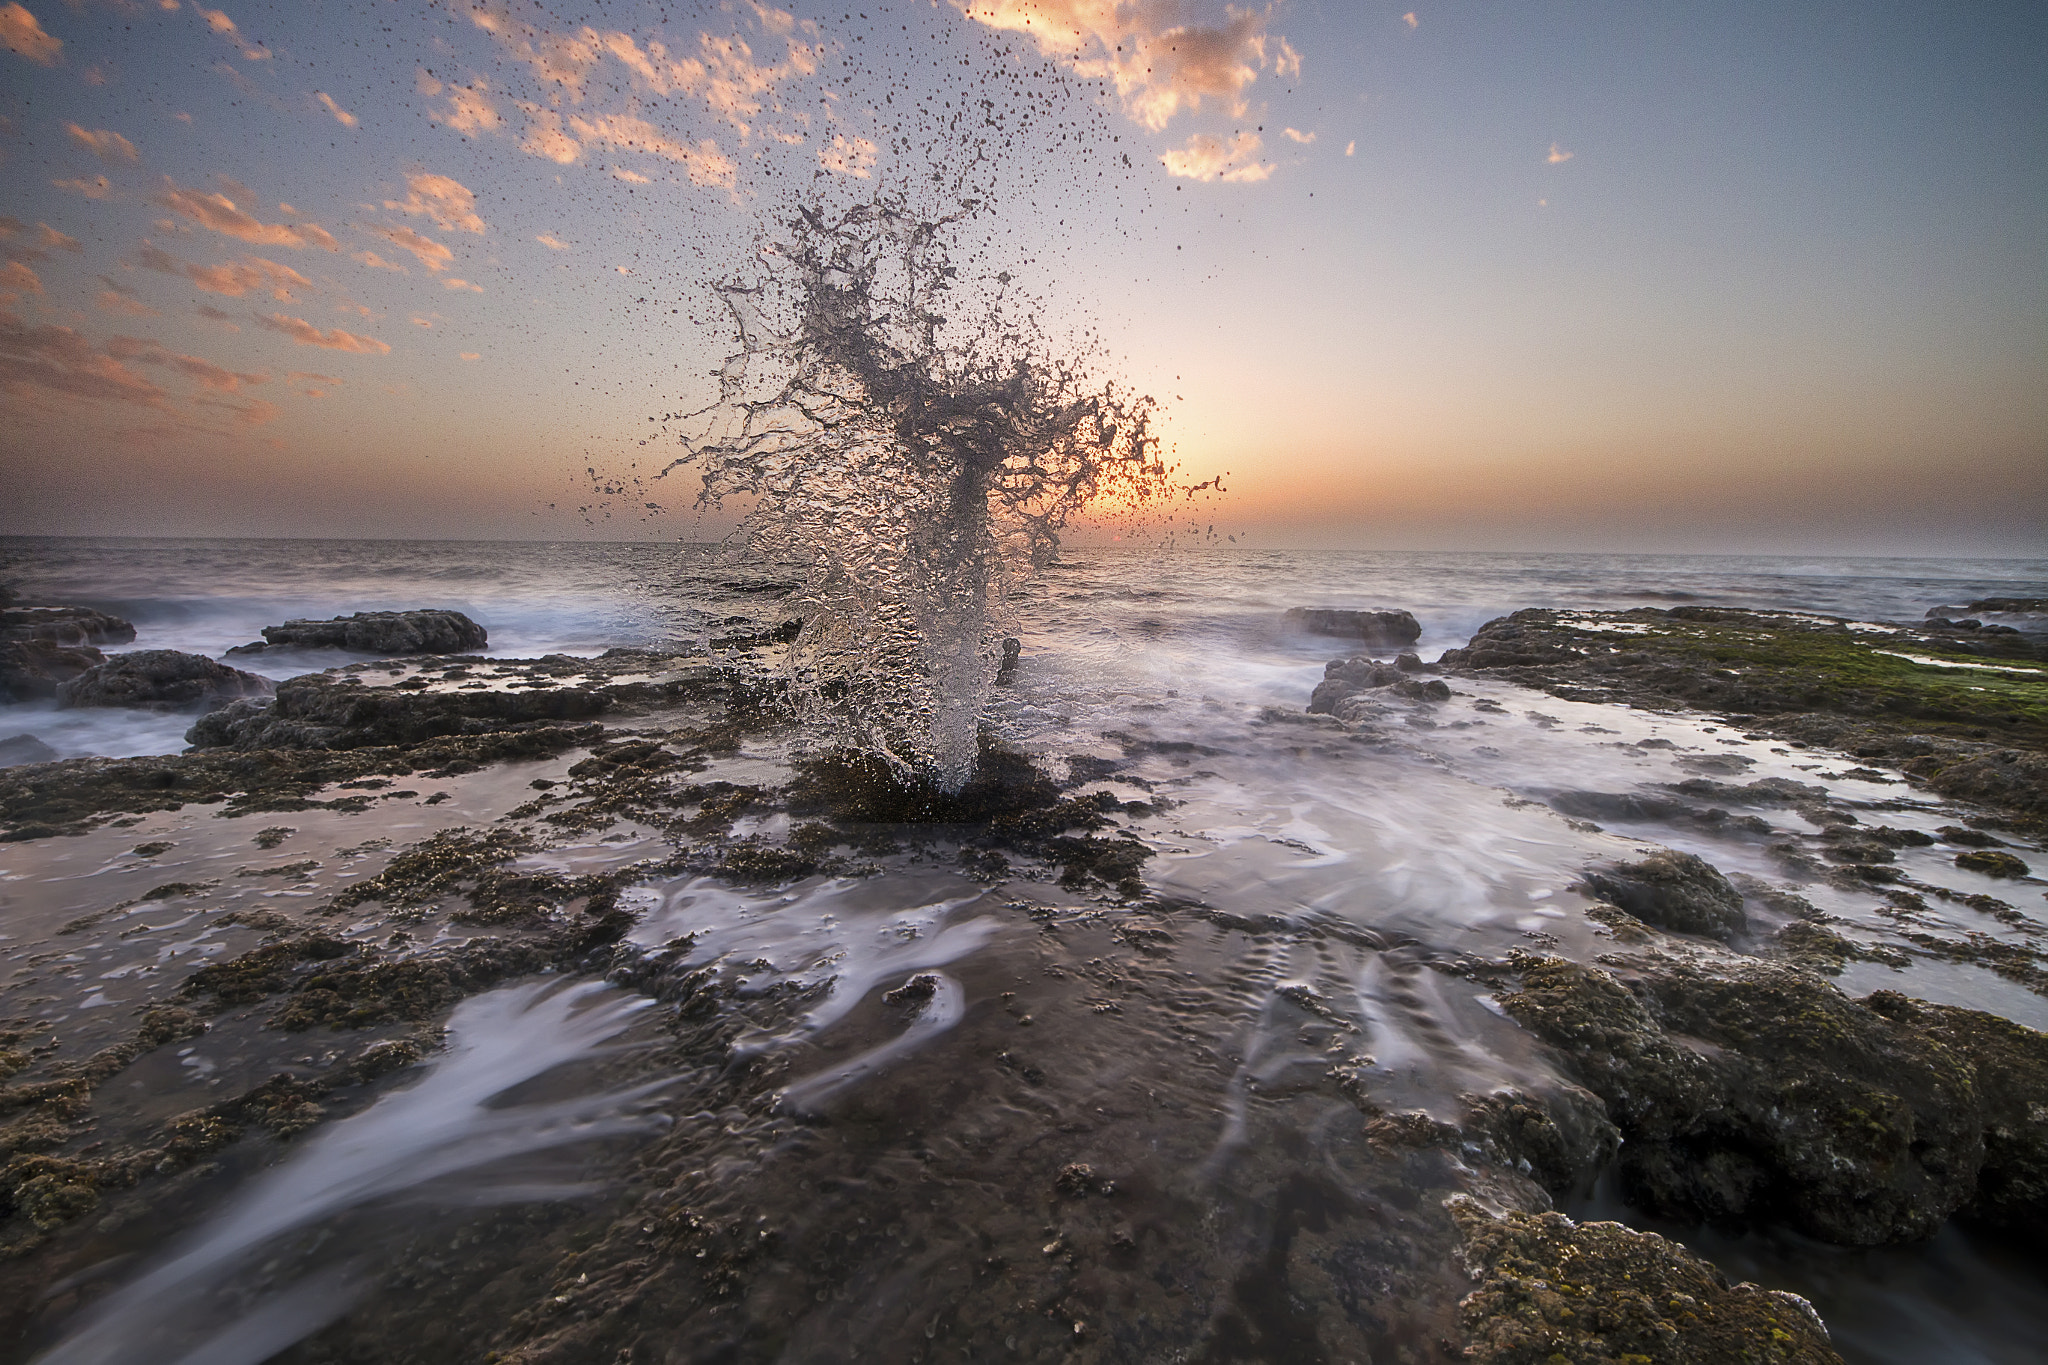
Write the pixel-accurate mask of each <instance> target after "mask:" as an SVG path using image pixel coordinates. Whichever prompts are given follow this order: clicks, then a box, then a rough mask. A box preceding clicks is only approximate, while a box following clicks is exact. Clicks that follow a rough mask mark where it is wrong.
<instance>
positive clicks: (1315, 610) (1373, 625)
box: [1287, 607, 1422, 646]
mask: <svg viewBox="0 0 2048 1365" xmlns="http://www.w3.org/2000/svg"><path fill="white" fill-rule="evenodd" d="M1287 623H1288V624H1289V625H1291V626H1293V627H1295V628H1296V629H1297V630H1305V631H1307V632H1308V633H1309V634H1311V635H1336V636H1341V637H1342V638H1344V639H1347V640H1359V641H1363V642H1364V643H1365V644H1368V645H1387V646H1392V645H1412V644H1414V643H1415V642H1416V641H1417V640H1419V639H1420V638H1422V623H1421V622H1420V621H1417V620H1416V619H1415V617H1414V615H1413V614H1412V613H1410V612H1405V611H1343V610H1338V609H1336V608H1332V607H1292V608H1289V609H1288V612H1287Z"/></svg>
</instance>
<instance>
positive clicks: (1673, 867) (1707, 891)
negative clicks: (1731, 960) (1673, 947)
mask: <svg viewBox="0 0 2048 1365" xmlns="http://www.w3.org/2000/svg"><path fill="white" fill-rule="evenodd" d="M1586 885H1587V886H1588V887H1590V888H1591V889H1592V891H1593V894H1594V895H1596V896H1598V897H1600V898H1601V899H1602V900H1605V901H1608V902H1610V903H1611V904H1614V905H1617V906H1620V907H1621V908H1622V909H1623V910H1626V911H1628V913H1629V914H1631V915H1634V916H1635V917H1636V918H1637V919H1639V920H1642V921H1643V922H1644V923H1646V924H1654V925H1656V926H1657V927H1658V928H1660V929H1669V930H1671V931H1673V932H1674V933H1680V934H1703V935H1705V936H1706V937H1708V938H1719V939H1726V938H1730V937H1732V936H1734V935H1736V934H1740V933H1742V932H1744V931H1745V930H1746V929H1748V927H1749V921H1748V919H1747V917H1746V916H1745V915H1744V914H1743V911H1742V893H1741V892H1739V891H1737V890H1736V889H1735V888H1734V887H1732V886H1730V885H1729V884H1728V879H1727V878H1726V877H1723V876H1722V875H1721V874H1720V872H1719V871H1718V870H1717V869H1716V868H1715V867H1714V866H1713V865H1712V864H1710V863H1708V862H1707V861H1706V860H1705V859H1703V858H1700V857H1697V856H1696V855H1694V854H1691V853H1679V852H1676V851H1674V850H1672V849H1660V850H1659V851H1657V852H1655V853H1652V854H1651V855H1650V856H1649V857H1647V858H1644V859H1642V860H1640V861H1638V862H1631V863H1618V864H1613V865H1610V866H1607V867H1596V868H1590V869H1588V870H1587V872H1586Z"/></svg>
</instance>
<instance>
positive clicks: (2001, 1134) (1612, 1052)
mask: <svg viewBox="0 0 2048 1365" xmlns="http://www.w3.org/2000/svg"><path fill="white" fill-rule="evenodd" d="M1608 961H1609V962H1610V964H1611V965H1612V966H1614V968H1615V970H1614V971H1606V970H1602V969H1601V968H1599V967H1592V966H1586V965H1583V964H1580V963H1575V962H1570V961H1567V960H1565V959H1562V958H1556V957H1544V958H1535V957H1522V958H1520V959H1518V962H1517V965H1518V967H1519V968H1520V974H1521V989H1520V990H1519V991H1516V992H1509V993H1503V994H1502V995H1501V996H1500V997H1499V998H1500V1003H1501V1007H1502V1008H1503V1009H1504V1010H1505V1011H1506V1012H1507V1013H1508V1014H1509V1015H1510V1017H1512V1018H1514V1019H1516V1020H1518V1021H1520V1022H1521V1023H1522V1024H1523V1025H1525V1026H1526V1027H1528V1028H1530V1029H1531V1030H1533V1031H1534V1032H1535V1033H1537V1034H1538V1035H1539V1036H1541V1037H1543V1038H1544V1039H1545V1040H1546V1041H1548V1042H1550V1043H1552V1044H1554V1045H1555V1046H1557V1047H1558V1048H1559V1049H1560V1051H1561V1053H1562V1056H1561V1061H1562V1063H1563V1065H1564V1066H1565V1067H1566V1069H1567V1070H1568V1071H1569V1072H1570V1073H1571V1074H1572V1075H1574V1076H1575V1077H1576V1078H1577V1079H1578V1080H1579V1081H1580V1082H1581V1083H1582V1084H1584V1085H1585V1086H1586V1087H1587V1088H1588V1089H1589V1090H1591V1091H1593V1092H1594V1093H1595V1094H1597V1095H1599V1096H1600V1097H1601V1098H1602V1099H1603V1100H1605V1101H1606V1103H1607V1108H1608V1113H1609V1116H1610V1117H1611V1118H1612V1119H1613V1120H1614V1122H1615V1124H1616V1125H1617V1126H1618V1127H1619V1128H1620V1129H1621V1132H1622V1134H1623V1137H1624V1138H1625V1143H1624V1145H1623V1147H1622V1150H1621V1162H1620V1167H1621V1175H1622V1180H1623V1185H1624V1189H1625V1192H1626V1193H1627V1195H1628V1197H1629V1198H1630V1200H1631V1201H1632V1202H1634V1203H1636V1204H1638V1205H1640V1206H1642V1207H1644V1208H1647V1209H1649V1210H1650V1211H1652V1212H1655V1213H1658V1214H1663V1215H1667V1216H1671V1217H1681V1218H1704V1219H1707V1220H1710V1221H1715V1222H1721V1223H1728V1224H1735V1225H1744V1224H1750V1223H1761V1222H1770V1221H1777V1220H1780V1219H1783V1220H1785V1221H1789V1222H1790V1223H1792V1224H1793V1225H1794V1226H1796V1227H1797V1228H1799V1230H1801V1231H1803V1232H1805V1233H1807V1234H1808V1235H1810V1236H1814V1237H1818V1238H1821V1239H1823V1240H1826V1241H1831V1242H1839V1243H1843V1244H1847V1245H1852V1246H1869V1245H1875V1244H1878V1243H1883V1242H1894V1241H1908V1240H1913V1239H1917V1238H1921V1237H1926V1236H1929V1235H1931V1234H1932V1233H1933V1232H1934V1231H1935V1229H1936V1228H1938V1227H1939V1226H1940V1224H1941V1222H1942V1221H1943V1220H1944V1219H1945V1218H1947V1217H1949V1216H1950V1215H1951V1214H1954V1213H1957V1212H1960V1211H1965V1210H1967V1211H1969V1212H1970V1213H1972V1214H1973V1215H1975V1216H1977V1217H1980V1218H1983V1219H1985V1220H1987V1221H1992V1222H2001V1223H2013V1222H2017V1221H2022V1220H2024V1219H2025V1218H2026V1217H2029V1216H2032V1213H2031V1211H2033V1210H2036V1209H2038V1208H2039V1206H2040V1202H2041V1199H2042V1196H2043V1192H2044V1190H2048V1124H2044V1123H2043V1122H2041V1121H2040V1120H2039V1119H2038V1118H2037V1117H2034V1111H2033V1109H2031V1108H2028V1107H2026V1106H2027V1105H2030V1104H2038V1098H2037V1097H2038V1095H2039V1093H2040V1089H2039V1087H2040V1086H2041V1085H2042V1083H2043V1082H2044V1080H2048V1035H2044V1034H2040V1033H2036V1032H2034V1031H2032V1030H2030V1029H2025V1028H2021V1027H2019V1026H2018V1025H2015V1024H2010V1023H2008V1022H2007V1021H2005V1020H2003V1019H2000V1018H1998V1017H1997V1016H1994V1015H1988V1014H1982V1013H1980V1012H1978V1011H1975V1010H1960V1009H1953V1008H1949V1007H1943V1006H1933V1005H1924V1004H1921V1003H1919V1002H1915V1001H1910V1000H1907V999H1906V998H1905V997H1903V996H1894V995H1891V994H1890V993H1885V992H1881V993H1880V994H1879V995H1876V996H1873V997H1871V998H1870V999H1869V1000H1867V1001H1857V1000H1852V999H1850V998H1849V997H1848V996H1846V995H1844V994H1842V992H1841V991H1839V990H1837V989H1836V988H1835V987H1834V986H1833V985H1831V984H1830V983H1828V982H1827V981H1825V980H1824V979H1822V978H1821V977H1819V976H1817V975H1815V974H1813V973H1812V972H1809V971H1805V970H1802V969H1800V968H1798V967H1794V966H1791V965H1789V964H1785V963H1772V962H1758V961H1755V960H1752V959H1746V958H1727V959H1696V960H1695V959H1688V960H1672V959H1668V958H1664V957H1658V956H1651V957H1647V958H1643V959H1619V960H1618V959H1608ZM2029 1096H2032V1097H2035V1098H2032V1099H2029V1098H2026V1097H2029Z"/></svg>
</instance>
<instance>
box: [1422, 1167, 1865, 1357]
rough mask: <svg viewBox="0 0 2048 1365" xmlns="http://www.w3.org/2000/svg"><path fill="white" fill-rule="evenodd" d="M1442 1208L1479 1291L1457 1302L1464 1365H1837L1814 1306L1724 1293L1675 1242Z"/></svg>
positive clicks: (1474, 1205) (1514, 1214)
mask: <svg viewBox="0 0 2048 1365" xmlns="http://www.w3.org/2000/svg"><path fill="white" fill-rule="evenodd" d="M1445 1207H1446V1208H1447V1209H1448V1210H1449V1211H1450V1214H1451V1218H1452V1220H1453V1221H1454V1222H1455V1223H1456V1224H1457V1228H1458V1232H1459V1235H1460V1237H1461V1238H1462V1239H1463V1247H1462V1255H1463V1259H1464V1261H1465V1264H1466V1267H1467V1268H1468V1270H1469V1271H1470V1273H1471V1275H1472V1278H1473V1279H1475V1280H1477V1281H1479V1287H1478V1288H1477V1289H1475V1290H1473V1291H1472V1293H1471V1294H1469V1295H1467V1296H1466V1298H1465V1300H1464V1302H1463V1303H1462V1304H1460V1305H1459V1322H1460V1325H1461V1326H1462V1327H1463V1328H1464V1329H1465V1333H1466V1336H1467V1345H1466V1348H1465V1359H1467V1360H1475V1361H1481V1362H1485V1365H1553V1362H1558V1361H1569V1362H1571V1365H1603V1363H1604V1362H1614V1363H1615V1365H1622V1362H1626V1363H1627V1365H1726V1362H1732V1361H1754V1362H1759V1365H1761V1362H1767V1361H1768V1362H1774V1363H1782V1365H1839V1362H1840V1361H1841V1357H1840V1356H1839V1355H1837V1354H1836V1353H1835V1350H1834V1348H1833V1347H1832V1346H1831V1345H1829V1343H1828V1334H1827V1329H1826V1328H1824V1327H1823V1326H1821V1321H1820V1317H1819V1315H1818V1314H1816V1313H1815V1312H1814V1311H1813V1305H1811V1304H1809V1303H1808V1302H1807V1301H1806V1300H1805V1299H1802V1298H1800V1297H1799V1296H1798V1295H1796V1294H1787V1293H1783V1292H1781V1291H1777V1290H1768V1289H1762V1288H1759V1287H1758V1286H1756V1285H1753V1284H1730V1283H1729V1282H1728V1280H1727V1277H1725V1276H1724V1275H1722V1274H1721V1272H1720V1271H1718V1270H1716V1269H1715V1268H1714V1267H1713V1266H1711V1265H1709V1264H1707V1263H1706V1262H1705V1261H1703V1260H1701V1259H1700V1258H1699V1257H1697V1256H1695V1255H1693V1254H1692V1253H1691V1252H1690V1251H1687V1250H1686V1249H1685V1248H1684V1247H1683V1246H1680V1245H1679V1244H1678V1243H1677V1242H1673V1241H1671V1240H1669V1239H1667V1238H1664V1237H1659V1236H1658V1235H1656V1234H1655V1233H1652V1232H1636V1231H1634V1230H1633V1229H1630V1228H1625V1227H1623V1226H1622V1225H1621V1224H1619V1223H1575V1222H1573V1221H1572V1220H1571V1219H1569V1218H1567V1217H1565V1216H1564V1215H1562V1214H1558V1213H1522V1212H1518V1211H1515V1210H1509V1211H1507V1212H1505V1213H1502V1214H1500V1215H1498V1216H1496V1215H1493V1214H1490V1213H1488V1212H1487V1211H1486V1209H1484V1208H1483V1207H1481V1206H1480V1204H1479V1203H1478V1201H1476V1200H1474V1199H1471V1198H1469V1197H1466V1196H1463V1195H1458V1196H1454V1197H1453V1198H1452V1199H1450V1200H1449V1201H1448V1203H1447V1204H1446V1205H1445Z"/></svg>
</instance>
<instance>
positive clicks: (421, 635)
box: [228, 607, 490, 657]
mask: <svg viewBox="0 0 2048 1365" xmlns="http://www.w3.org/2000/svg"><path fill="white" fill-rule="evenodd" d="M489 643H490V636H489V635H488V633H487V632H486V631H485V630H484V628H483V627H482V626H480V625H478V624H477V623H476V622H474V621H472V620H470V619H469V618H468V617H467V616H464V615H463V614H462V613H461V612H459V611H447V610H444V609H442V608H438V607H427V608H421V609H419V610H416V611H359V612H357V613H356V614H355V615H353V616H337V617H334V618H333V619H332V620H327V621H311V620H304V619H300V620H292V621H286V622H285V623H284V624H283V625H281V626H265V627H264V628H263V640H262V642H261V643H252V644H246V645H239V646H237V647H236V648H234V649H231V650H229V651H228V653H230V654H260V653H262V652H263V651H264V650H266V649H345V650H348V651H350V652H351V653H355V654H377V655H382V656H385V657H390V656H392V655H398V654H465V653H469V652H470V651H473V650H478V649H482V648H483V647H484V646H485V645H487V644H489Z"/></svg>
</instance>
